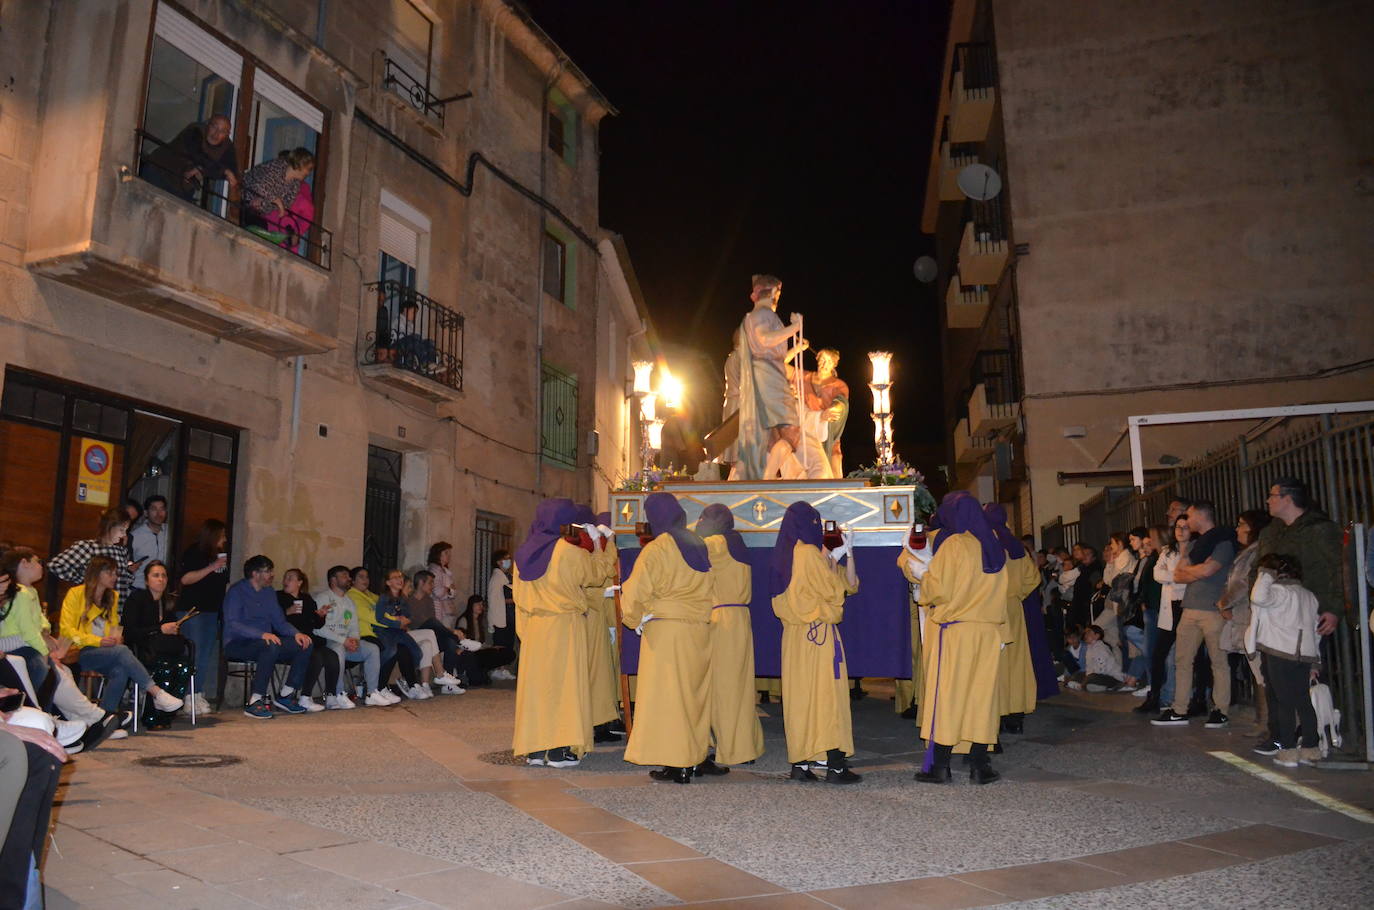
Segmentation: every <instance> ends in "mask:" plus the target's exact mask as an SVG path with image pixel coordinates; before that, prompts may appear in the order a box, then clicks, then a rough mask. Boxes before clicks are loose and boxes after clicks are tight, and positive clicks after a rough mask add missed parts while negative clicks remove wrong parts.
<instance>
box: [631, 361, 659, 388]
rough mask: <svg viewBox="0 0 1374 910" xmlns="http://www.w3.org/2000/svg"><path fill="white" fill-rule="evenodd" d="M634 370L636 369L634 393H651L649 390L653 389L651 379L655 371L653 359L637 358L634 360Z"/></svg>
mask: <svg viewBox="0 0 1374 910" xmlns="http://www.w3.org/2000/svg"><path fill="white" fill-rule="evenodd" d="M634 370H635V385H634V393H635V394H636V395H647V394H649V392H650V391H651V390H652V386H651V385H650V380H651V378H652V376H653V372H654V365H653V362H652V361H648V360H636V361H635V362H634Z"/></svg>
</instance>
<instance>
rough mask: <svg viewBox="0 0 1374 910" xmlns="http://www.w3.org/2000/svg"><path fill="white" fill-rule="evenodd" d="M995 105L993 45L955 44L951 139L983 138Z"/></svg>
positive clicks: (974, 140) (995, 65) (950, 96)
mask: <svg viewBox="0 0 1374 910" xmlns="http://www.w3.org/2000/svg"><path fill="white" fill-rule="evenodd" d="M996 104H997V54H996V52H994V50H993V48H992V45H990V44H959V45H955V48H954V72H953V73H952V74H951V76H950V92H949V139H950V141H951V142H981V141H982V140H984V139H986V138H987V135H988V127H989V126H990V125H991V124H992V114H993V108H994V107H995V106H996Z"/></svg>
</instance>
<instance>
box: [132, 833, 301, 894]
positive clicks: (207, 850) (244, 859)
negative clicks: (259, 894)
mask: <svg viewBox="0 0 1374 910" xmlns="http://www.w3.org/2000/svg"><path fill="white" fill-rule="evenodd" d="M297 855H299V854H297ZM148 859H150V860H152V861H153V862H156V863H160V864H161V865H163V866H166V867H167V868H169V869H175V870H177V871H178V872H182V873H184V874H186V875H189V876H191V878H195V879H199V880H200V881H203V882H209V883H210V884H212V885H227V884H228V883H230V882H238V881H243V880H244V879H250V878H268V877H271V876H274V875H289V874H291V873H293V872H300V871H302V868H301V865H300V864H299V863H296V862H294V861H293V860H290V859H285V858H283V857H280V856H278V855H277V854H275V853H272V852H271V851H268V850H264V849H262V848H261V847H255V846H253V845H252V844H245V843H242V842H241V841H230V842H229V843H227V844H217V845H215V846H213V847H195V848H193V849H191V850H175V851H172V852H168V853H154V854H152V855H150V856H149V857H148Z"/></svg>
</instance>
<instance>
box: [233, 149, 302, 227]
mask: <svg viewBox="0 0 1374 910" xmlns="http://www.w3.org/2000/svg"><path fill="white" fill-rule="evenodd" d="M314 170H315V156H314V155H312V154H311V153H310V151H309V150H308V149H303V148H297V149H292V150H291V151H289V152H287V153H286V154H285V155H283V156H282V157H280V158H273V159H272V160H271V161H264V162H263V163H262V164H258V165H255V166H253V167H252V168H250V169H249V170H248V173H246V174H244V175H243V225H244V227H249V228H252V227H258V228H262V229H263V230H267V228H268V225H267V216H268V215H271V214H275V215H276V216H277V217H278V218H279V219H280V218H285V217H286V215H287V212H288V209H289V207H290V205H291V203H292V202H294V201H295V199H296V194H297V193H298V192H300V188H301V183H302V182H303V181H304V180H305V178H306V177H309V176H310V174H311V172H312V171H314Z"/></svg>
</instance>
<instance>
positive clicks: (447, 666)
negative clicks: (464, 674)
mask: <svg viewBox="0 0 1374 910" xmlns="http://www.w3.org/2000/svg"><path fill="white" fill-rule="evenodd" d="M415 628H416V629H428V630H429V631H431V632H433V633H434V639H435V641H437V642H438V643H439V651H440V652H441V653H442V654H443V655H444V671H445V672H447V673H452V674H457V673H458V672H459V664H460V660H459V654H460V652H461V651H462V648H460V647H459V645H458V636H457V635H454V634H453V632H452V631H451V630H450V629H448V628H447V627H446V626H445V625H444V624H443V623H441V622H439V620H437V619H427V620H425V621H424V622H423V623H421V624H420V625H418V626H416V627H415Z"/></svg>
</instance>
